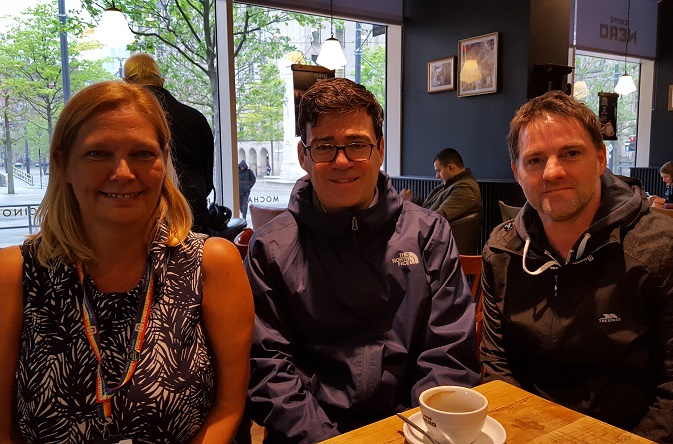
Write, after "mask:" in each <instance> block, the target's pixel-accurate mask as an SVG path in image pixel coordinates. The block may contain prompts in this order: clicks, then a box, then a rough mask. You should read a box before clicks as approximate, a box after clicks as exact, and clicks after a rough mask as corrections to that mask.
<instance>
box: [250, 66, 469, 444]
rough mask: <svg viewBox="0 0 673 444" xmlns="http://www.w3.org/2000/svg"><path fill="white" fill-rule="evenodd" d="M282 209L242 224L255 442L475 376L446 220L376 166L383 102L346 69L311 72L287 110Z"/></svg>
mask: <svg viewBox="0 0 673 444" xmlns="http://www.w3.org/2000/svg"><path fill="white" fill-rule="evenodd" d="M298 123H299V127H300V129H301V140H300V141H299V143H298V146H297V152H298V156H299V163H300V165H301V166H302V168H303V169H304V170H306V172H307V173H308V176H305V177H303V178H301V179H299V180H298V181H297V184H296V185H295V187H294V189H293V190H292V194H291V197H290V202H289V207H288V210H287V211H285V212H284V213H282V214H280V215H279V216H277V217H276V218H275V219H273V220H272V221H271V222H269V223H267V224H266V225H264V226H263V227H260V228H259V229H256V230H255V234H254V236H253V239H252V242H251V244H250V249H249V252H248V256H247V258H246V268H247V271H248V277H249V279H250V282H251V286H252V288H253V295H254V298H255V315H256V318H255V334H254V340H253V344H254V345H253V351H252V354H251V361H252V362H251V368H252V371H251V382H250V389H249V392H248V409H249V410H248V413H249V414H250V416H251V417H252V419H254V420H255V421H256V422H257V423H258V424H262V425H264V426H265V427H266V430H267V432H268V437H267V439H266V440H265V442H266V443H280V442H282V443H314V442H318V441H322V440H324V439H326V438H329V437H332V436H335V435H338V434H340V433H343V432H347V431H349V430H352V429H354V428H357V427H360V426H362V425H365V424H368V423H371V422H374V421H377V420H379V419H382V418H384V417H387V416H390V415H392V414H394V413H395V412H401V411H403V410H406V409H408V408H410V407H414V406H417V405H418V396H419V395H420V393H421V392H422V391H423V390H424V389H427V388H429V387H434V386H436V385H462V386H474V385H475V384H478V383H479V379H480V375H479V366H478V364H477V354H476V353H475V349H476V340H475V311H474V309H475V306H474V305H475V304H474V302H473V300H472V296H471V295H470V290H469V287H468V286H467V284H466V282H465V278H464V276H463V274H462V272H461V266H460V259H459V254H458V250H457V249H456V248H455V244H454V242H453V240H452V238H451V228H450V226H449V223H448V222H447V221H446V219H444V218H443V217H441V216H439V215H438V214H437V213H435V212H432V211H429V210H426V209H424V208H421V207H419V206H417V205H414V204H412V203H410V202H405V201H404V200H403V199H402V198H401V197H400V196H399V194H398V193H397V192H396V191H395V189H394V188H393V187H392V184H391V181H390V178H389V177H388V176H387V175H386V174H384V173H383V172H381V171H380V167H381V164H382V163H383V155H384V145H385V142H384V139H383V131H382V125H383V110H382V109H381V106H380V105H379V103H378V102H377V101H376V98H375V97H374V95H373V94H372V93H370V92H369V91H367V89H366V88H365V87H364V86H361V85H358V84H355V83H353V82H352V81H350V80H347V79H343V78H337V79H326V80H320V81H318V82H316V83H315V84H314V85H313V86H311V88H310V89H309V90H308V91H307V92H306V94H305V95H304V96H303V98H302V100H301V103H300V112H299V119H298Z"/></svg>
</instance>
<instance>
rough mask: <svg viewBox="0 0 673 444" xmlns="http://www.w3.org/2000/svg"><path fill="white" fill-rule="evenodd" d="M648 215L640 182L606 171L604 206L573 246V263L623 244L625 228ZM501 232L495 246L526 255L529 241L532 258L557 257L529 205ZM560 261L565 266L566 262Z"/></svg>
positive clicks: (604, 178) (561, 259) (504, 225)
mask: <svg viewBox="0 0 673 444" xmlns="http://www.w3.org/2000/svg"><path fill="white" fill-rule="evenodd" d="M647 211H648V208H647V198H646V196H645V193H644V192H643V190H642V186H641V184H640V181H638V180H637V179H634V178H630V177H624V176H615V175H613V174H612V173H611V172H610V171H609V170H606V171H605V173H603V175H602V176H601V203H600V205H599V207H598V210H597V211H596V215H595V216H594V220H593V222H592V224H591V226H590V227H589V229H588V230H587V231H586V233H585V234H584V235H583V236H580V238H579V239H578V240H577V241H576V243H575V245H574V246H573V252H574V253H573V256H572V258H571V259H572V260H577V259H580V258H582V257H585V256H587V255H588V254H591V253H592V252H594V251H596V250H597V249H599V248H601V247H603V246H604V245H606V244H608V243H612V242H621V236H620V232H621V230H622V228H627V227H630V226H633V225H634V224H635V223H636V222H637V221H638V220H639V219H640V217H641V216H642V215H643V214H645V213H647ZM512 228H514V229H512ZM498 231H499V232H497V233H494V234H495V238H494V244H493V245H494V246H498V248H502V249H505V250H508V251H510V252H513V253H516V254H522V250H523V248H524V244H525V241H526V239H530V242H529V243H530V245H529V248H528V251H527V253H528V258H538V259H545V260H548V259H549V257H551V256H557V255H554V254H552V253H551V252H552V251H553V249H552V248H551V246H550V245H549V243H548V241H547V237H546V236H545V234H544V228H543V226H542V221H541V220H540V216H539V215H538V213H537V210H535V208H533V207H532V206H531V205H530V203H528V202H526V204H525V205H524V206H523V208H522V209H521V211H520V212H519V214H518V215H517V217H516V218H515V219H514V222H513V223H511V222H510V223H507V224H503V225H502V226H501V230H498ZM557 259H559V262H561V261H565V259H566V258H557Z"/></svg>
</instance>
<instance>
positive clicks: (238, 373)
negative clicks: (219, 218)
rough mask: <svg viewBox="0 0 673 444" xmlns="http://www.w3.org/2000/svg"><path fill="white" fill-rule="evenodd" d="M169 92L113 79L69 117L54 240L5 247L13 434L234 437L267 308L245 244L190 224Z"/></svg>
mask: <svg viewBox="0 0 673 444" xmlns="http://www.w3.org/2000/svg"><path fill="white" fill-rule="evenodd" d="M169 141H170V132H169V130H168V125H167V123H166V119H165V117H164V113H163V112H162V109H161V106H160V105H159V102H158V101H157V100H156V98H155V97H154V96H153V95H152V94H151V93H149V92H148V91H146V90H145V89H144V88H143V87H141V86H137V85H130V84H124V83H122V82H103V83H99V84H95V85H91V86H89V87H87V88H85V89H84V90H82V91H81V92H80V93H78V94H76V95H75V96H74V97H73V98H72V99H71V100H70V102H69V103H68V104H67V105H66V106H65V108H64V109H63V112H62V113H61V116H60V118H59V120H58V122H57V124H56V128H55V131H54V137H53V141H52V145H51V152H50V181H49V186H48V188H47V192H46V194H45V198H44V200H43V202H42V204H41V206H40V208H39V210H38V213H37V218H38V220H39V221H40V223H41V230H40V232H39V233H38V234H36V235H34V236H31V237H30V238H29V239H28V240H27V241H26V242H24V244H23V245H21V246H16V247H9V248H6V249H4V250H0V288H2V289H3V295H2V299H3V309H2V310H1V311H0V356H2V357H3V359H4V363H3V365H2V366H0V442H1V443H5V442H16V440H17V439H21V440H23V441H26V442H29V443H33V442H40V443H51V442H53V443H65V442H71V443H78V442H96V441H105V442H118V441H121V440H124V439H129V440H133V442H171V443H183V442H198V443H206V442H218V443H221V442H229V441H231V439H232V437H233V436H234V432H235V430H236V428H237V425H238V422H239V421H240V418H241V416H242V413H243V408H244V404H245V396H246V389H247V382H248V376H249V350H250V343H251V335H252V323H253V306H252V298H251V292H250V287H249V284H248V281H247V279H246V276H245V272H244V270H243V266H242V263H241V260H240V255H239V254H238V252H237V250H236V248H235V247H234V246H233V245H232V244H231V243H229V242H228V241H226V240H224V239H220V238H209V239H206V237H205V236H204V235H200V234H195V233H192V232H190V230H189V228H190V227H191V224H192V217H191V214H190V211H189V206H188V204H187V202H186V201H185V199H184V198H183V197H182V195H181V194H180V192H179V191H178V189H177V187H176V184H175V183H174V181H173V176H174V172H173V168H172V166H171V161H170V154H169V148H168V144H169Z"/></svg>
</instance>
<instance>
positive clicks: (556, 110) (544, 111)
mask: <svg viewBox="0 0 673 444" xmlns="http://www.w3.org/2000/svg"><path fill="white" fill-rule="evenodd" d="M545 116H557V117H561V118H566V119H571V120H572V119H574V120H577V121H578V122H579V124H580V125H582V127H583V128H584V129H585V130H586V132H587V135H588V136H589V138H590V139H591V141H592V142H593V143H594V147H595V148H596V150H601V149H603V147H604V146H605V145H604V143H603V136H602V135H601V124H600V122H599V121H598V117H596V114H595V113H594V112H593V111H591V110H590V109H589V107H588V106H586V105H585V104H584V103H582V102H578V101H577V100H575V99H573V98H572V97H570V96H569V95H568V94H566V93H564V92H563V91H549V92H548V93H546V94H544V95H542V96H539V97H535V98H534V99H531V100H530V101H528V102H527V103H525V104H524V105H523V106H522V107H521V108H519V110H518V111H517V112H516V114H515V115H514V118H513V119H512V122H511V123H510V125H509V134H508V135H507V146H508V148H509V159H510V161H512V162H513V163H516V162H517V161H518V160H519V136H520V134H521V129H522V128H523V127H525V126H526V125H528V124H529V123H531V122H532V121H534V120H537V119H540V118H542V117H545Z"/></svg>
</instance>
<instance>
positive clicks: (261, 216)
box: [248, 204, 287, 229]
mask: <svg viewBox="0 0 673 444" xmlns="http://www.w3.org/2000/svg"><path fill="white" fill-rule="evenodd" d="M248 209H249V210H250V219H251V221H252V227H253V228H254V229H257V228H259V227H261V226H262V225H264V224H266V223H267V222H269V221H270V220H271V219H273V218H274V217H276V216H278V215H279V214H280V213H282V212H283V211H285V210H287V208H284V207H270V206H266V205H257V204H250V207H249V208H248Z"/></svg>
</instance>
